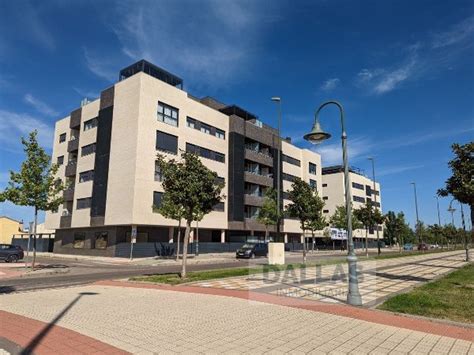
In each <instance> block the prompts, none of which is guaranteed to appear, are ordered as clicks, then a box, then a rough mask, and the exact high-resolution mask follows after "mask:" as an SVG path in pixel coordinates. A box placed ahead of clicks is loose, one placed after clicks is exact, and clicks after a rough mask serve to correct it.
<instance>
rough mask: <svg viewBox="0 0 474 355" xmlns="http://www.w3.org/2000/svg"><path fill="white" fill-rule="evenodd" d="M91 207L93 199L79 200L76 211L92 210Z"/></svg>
mask: <svg viewBox="0 0 474 355" xmlns="http://www.w3.org/2000/svg"><path fill="white" fill-rule="evenodd" d="M90 207H91V198H90V197H87V198H78V199H77V205H76V209H78V210H83V209H85V208H90Z"/></svg>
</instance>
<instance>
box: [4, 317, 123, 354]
mask: <svg viewBox="0 0 474 355" xmlns="http://www.w3.org/2000/svg"><path fill="white" fill-rule="evenodd" d="M48 327H50V329H49V330H48V332H47V333H46V334H44V337H42V338H41V339H37V336H38V335H39V334H41V332H45V330H46V329H47V328H48ZM0 337H1V338H5V339H8V340H9V341H11V342H13V343H15V344H17V345H19V346H20V347H21V348H23V349H27V348H28V346H29V345H30V344H32V343H33V342H35V340H36V339H37V346H36V347H34V349H32V352H33V353H34V354H38V355H40V354H92V353H101V354H117V355H118V354H128V352H126V351H123V350H120V349H118V348H116V347H114V346H112V345H109V344H106V343H103V342H101V341H99V340H96V339H93V338H91V337H88V336H85V335H82V334H80V333H78V332H75V331H73V330H69V329H66V328H63V327H60V326H57V325H52V326H50V325H49V324H48V323H45V322H41V321H38V320H35V319H31V318H27V317H23V316H20V315H17V314H13V313H10V312H5V311H2V310H0Z"/></svg>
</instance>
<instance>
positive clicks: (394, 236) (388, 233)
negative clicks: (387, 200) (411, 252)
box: [384, 211, 399, 246]
mask: <svg viewBox="0 0 474 355" xmlns="http://www.w3.org/2000/svg"><path fill="white" fill-rule="evenodd" d="M397 222H398V220H397V215H396V214H395V212H393V211H388V212H387V213H386V214H385V232H384V241H385V243H387V244H388V245H390V246H391V245H392V243H393V242H394V241H396V240H398V233H399V226H398V223H397Z"/></svg>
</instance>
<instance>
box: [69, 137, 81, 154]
mask: <svg viewBox="0 0 474 355" xmlns="http://www.w3.org/2000/svg"><path fill="white" fill-rule="evenodd" d="M78 149H79V139H77V138H76V139H71V140H70V141H69V142H68V143H67V151H68V152H73V151H75V150H78Z"/></svg>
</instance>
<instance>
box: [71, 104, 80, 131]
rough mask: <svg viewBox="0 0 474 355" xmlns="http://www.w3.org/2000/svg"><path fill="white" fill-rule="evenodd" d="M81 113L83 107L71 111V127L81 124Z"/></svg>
mask: <svg viewBox="0 0 474 355" xmlns="http://www.w3.org/2000/svg"><path fill="white" fill-rule="evenodd" d="M81 115H82V109H81V108H79V109H77V110H75V111H72V112H71V118H70V119H69V128H71V129H75V128H78V127H80V126H81Z"/></svg>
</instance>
